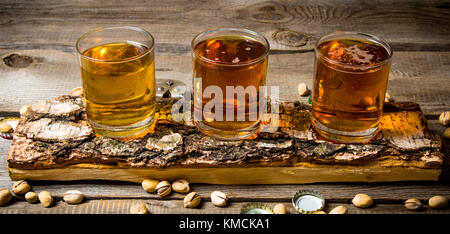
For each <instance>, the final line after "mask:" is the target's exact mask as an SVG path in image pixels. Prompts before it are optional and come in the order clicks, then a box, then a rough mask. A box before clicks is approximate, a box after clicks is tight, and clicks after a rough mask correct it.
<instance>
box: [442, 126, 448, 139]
mask: <svg viewBox="0 0 450 234" xmlns="http://www.w3.org/2000/svg"><path fill="white" fill-rule="evenodd" d="M442 135H443V136H444V137H445V138H447V139H450V128H446V129H445V130H444V133H442Z"/></svg>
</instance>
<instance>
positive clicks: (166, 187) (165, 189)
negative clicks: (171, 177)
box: [156, 180, 172, 197]
mask: <svg viewBox="0 0 450 234" xmlns="http://www.w3.org/2000/svg"><path fill="white" fill-rule="evenodd" d="M156 191H157V192H158V195H159V196H161V197H165V196H167V195H169V194H170V192H171V191H172V186H171V185H170V183H169V182H168V181H165V180H164V181H161V182H159V183H158V184H157V185H156Z"/></svg>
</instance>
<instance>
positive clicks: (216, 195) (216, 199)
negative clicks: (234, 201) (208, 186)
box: [211, 191, 228, 206]
mask: <svg viewBox="0 0 450 234" xmlns="http://www.w3.org/2000/svg"><path fill="white" fill-rule="evenodd" d="M211 202H212V204H213V205H215V206H226V205H227V202H228V197H227V195H226V194H225V193H223V192H220V191H214V192H212V193H211Z"/></svg>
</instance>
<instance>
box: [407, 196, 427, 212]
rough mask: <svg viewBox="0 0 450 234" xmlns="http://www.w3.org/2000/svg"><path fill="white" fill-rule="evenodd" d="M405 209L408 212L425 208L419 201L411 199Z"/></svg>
mask: <svg viewBox="0 0 450 234" xmlns="http://www.w3.org/2000/svg"><path fill="white" fill-rule="evenodd" d="M405 207H406V209H408V210H420V209H422V207H423V206H422V203H421V202H420V200H419V199H416V198H410V199H408V200H406V201H405Z"/></svg>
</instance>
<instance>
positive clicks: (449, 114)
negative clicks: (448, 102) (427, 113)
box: [439, 111, 450, 126]
mask: <svg viewBox="0 0 450 234" xmlns="http://www.w3.org/2000/svg"><path fill="white" fill-rule="evenodd" d="M439 122H441V123H442V125H444V126H447V125H449V124H450V111H446V112H442V113H441V115H440V116H439Z"/></svg>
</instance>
